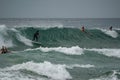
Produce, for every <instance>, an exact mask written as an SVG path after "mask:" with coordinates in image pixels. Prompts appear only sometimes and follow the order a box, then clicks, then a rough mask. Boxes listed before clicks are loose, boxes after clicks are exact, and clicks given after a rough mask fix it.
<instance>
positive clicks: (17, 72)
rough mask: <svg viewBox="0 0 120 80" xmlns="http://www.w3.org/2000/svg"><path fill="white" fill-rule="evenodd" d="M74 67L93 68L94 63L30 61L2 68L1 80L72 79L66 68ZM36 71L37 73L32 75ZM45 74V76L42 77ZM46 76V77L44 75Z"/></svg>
mask: <svg viewBox="0 0 120 80" xmlns="http://www.w3.org/2000/svg"><path fill="white" fill-rule="evenodd" d="M74 67H81V68H91V67H94V65H90V64H86V65H79V64H71V65H66V64H52V63H51V62H48V61H44V62H43V63H35V62H33V61H29V62H26V63H22V64H17V65H13V66H11V67H6V68H1V69H0V79H1V80H68V79H72V77H71V75H70V74H69V72H68V71H67V69H66V68H69V69H73V68H74ZM21 71H29V72H31V73H27V72H25V73H23V72H21ZM32 72H33V73H35V74H36V75H38V76H36V75H31V74H32ZM42 76H43V77H42ZM44 76H46V77H44Z"/></svg>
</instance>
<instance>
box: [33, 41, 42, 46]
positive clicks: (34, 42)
mask: <svg viewBox="0 0 120 80" xmlns="http://www.w3.org/2000/svg"><path fill="white" fill-rule="evenodd" d="M31 42H32V43H33V44H38V45H41V43H40V42H36V41H31Z"/></svg>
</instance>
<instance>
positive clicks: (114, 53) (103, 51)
mask: <svg viewBox="0 0 120 80" xmlns="http://www.w3.org/2000/svg"><path fill="white" fill-rule="evenodd" d="M86 50H89V51H96V52H98V53H100V54H104V55H106V56H114V57H118V58H120V49H96V48H94V49H86Z"/></svg>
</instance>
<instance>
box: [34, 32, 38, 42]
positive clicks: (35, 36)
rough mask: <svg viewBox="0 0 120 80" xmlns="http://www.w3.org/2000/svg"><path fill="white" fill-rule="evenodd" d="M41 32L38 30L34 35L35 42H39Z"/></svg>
mask: <svg viewBox="0 0 120 80" xmlns="http://www.w3.org/2000/svg"><path fill="white" fill-rule="evenodd" d="M38 36H39V31H38V30H37V31H36V32H35V33H34V35H33V41H38Z"/></svg>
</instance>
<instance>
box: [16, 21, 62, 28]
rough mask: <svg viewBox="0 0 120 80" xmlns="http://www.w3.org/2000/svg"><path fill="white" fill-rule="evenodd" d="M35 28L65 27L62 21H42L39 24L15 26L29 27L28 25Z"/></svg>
mask: <svg viewBox="0 0 120 80" xmlns="http://www.w3.org/2000/svg"><path fill="white" fill-rule="evenodd" d="M33 26H34V28H42V29H49V28H55V27H57V28H63V25H62V24H61V23H49V22H48V23H40V24H39V25H36V24H33V25H32V24H31V25H21V26H14V27H15V28H27V27H33Z"/></svg>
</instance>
